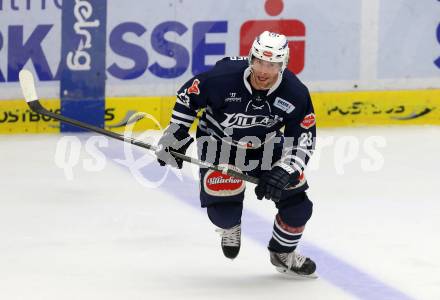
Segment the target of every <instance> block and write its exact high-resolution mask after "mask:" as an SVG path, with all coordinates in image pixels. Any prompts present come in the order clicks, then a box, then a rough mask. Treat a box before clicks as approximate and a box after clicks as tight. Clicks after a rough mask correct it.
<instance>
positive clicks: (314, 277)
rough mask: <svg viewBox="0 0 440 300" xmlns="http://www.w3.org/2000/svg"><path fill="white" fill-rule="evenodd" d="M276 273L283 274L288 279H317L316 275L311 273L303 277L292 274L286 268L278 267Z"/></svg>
mask: <svg viewBox="0 0 440 300" xmlns="http://www.w3.org/2000/svg"><path fill="white" fill-rule="evenodd" d="M276 269H277V271H278V272H280V273H281V274H285V275H287V276H289V277H292V278H295V279H318V278H319V276H318V273H316V272H313V273H312V274H309V275H303V274H298V273H295V272H292V271H290V270H288V269H286V268H282V267H278V268H276Z"/></svg>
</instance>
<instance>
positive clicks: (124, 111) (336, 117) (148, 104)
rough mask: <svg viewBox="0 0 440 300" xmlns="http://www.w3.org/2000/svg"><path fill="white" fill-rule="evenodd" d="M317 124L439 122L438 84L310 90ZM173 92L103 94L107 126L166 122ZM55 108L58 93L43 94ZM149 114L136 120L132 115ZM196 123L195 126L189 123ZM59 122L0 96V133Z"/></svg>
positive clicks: (54, 126)
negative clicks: (54, 95) (430, 87)
mask: <svg viewBox="0 0 440 300" xmlns="http://www.w3.org/2000/svg"><path fill="white" fill-rule="evenodd" d="M312 99H313V103H314V107H315V111H316V115H317V117H318V126H319V127H345V126H372V125H439V124H440V90H438V89H437V90H407V91H362V92H318V93H312ZM174 101H175V96H163V97H157V96H155V97H117V98H113V97H110V98H107V99H106V107H105V127H106V128H107V129H110V130H113V131H117V132H123V131H124V130H126V129H127V126H126V125H127V124H128V125H131V126H129V127H130V130H134V131H141V130H146V129H159V130H160V129H162V128H164V127H166V126H167V124H168V122H169V120H170V115H171V110H172V108H173V105H174ZM43 104H44V105H45V107H46V108H48V109H51V110H53V111H57V112H58V111H59V109H60V102H59V100H56V99H47V100H43ZM139 113H146V114H147V115H146V116H145V117H144V118H142V119H140V120H138V121H134V120H137V118H135V119H134V120H133V116H137V115H139ZM193 128H194V126H193ZM57 132H59V122H57V121H54V120H51V119H50V118H47V117H43V116H39V115H37V114H35V113H33V112H31V111H30V109H29V108H28V107H27V105H26V103H25V102H24V101H23V100H5V101H0V133H57Z"/></svg>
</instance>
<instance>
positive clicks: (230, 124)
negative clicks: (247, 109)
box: [220, 113, 280, 129]
mask: <svg viewBox="0 0 440 300" xmlns="http://www.w3.org/2000/svg"><path fill="white" fill-rule="evenodd" d="M225 115H226V119H225V120H224V121H223V122H221V123H220V125H222V126H223V127H224V128H241V129H243V128H250V127H255V126H263V127H272V126H273V125H275V124H276V123H278V122H279V121H280V119H279V118H272V116H264V115H246V114H242V113H238V114H225Z"/></svg>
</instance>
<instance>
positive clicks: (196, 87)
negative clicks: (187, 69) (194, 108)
mask: <svg viewBox="0 0 440 300" xmlns="http://www.w3.org/2000/svg"><path fill="white" fill-rule="evenodd" d="M199 83H200V80H198V79H197V78H196V79H194V81H193V83H192V84H191V86H190V87H189V88H188V91H187V93H188V94H196V95H199V94H200V89H199Z"/></svg>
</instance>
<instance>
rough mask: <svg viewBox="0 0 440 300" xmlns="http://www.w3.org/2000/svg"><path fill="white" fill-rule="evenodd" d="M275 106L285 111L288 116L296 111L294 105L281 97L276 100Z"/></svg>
mask: <svg viewBox="0 0 440 300" xmlns="http://www.w3.org/2000/svg"><path fill="white" fill-rule="evenodd" d="M273 106H275V107H277V108H279V109H281V110H284V111H285V112H286V113H288V114H290V113H291V112H292V111H293V110H294V109H295V105H293V104H292V103H290V102H288V101H286V100H284V99H282V98H280V97H277V98H276V99H275V102H274V103H273Z"/></svg>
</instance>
